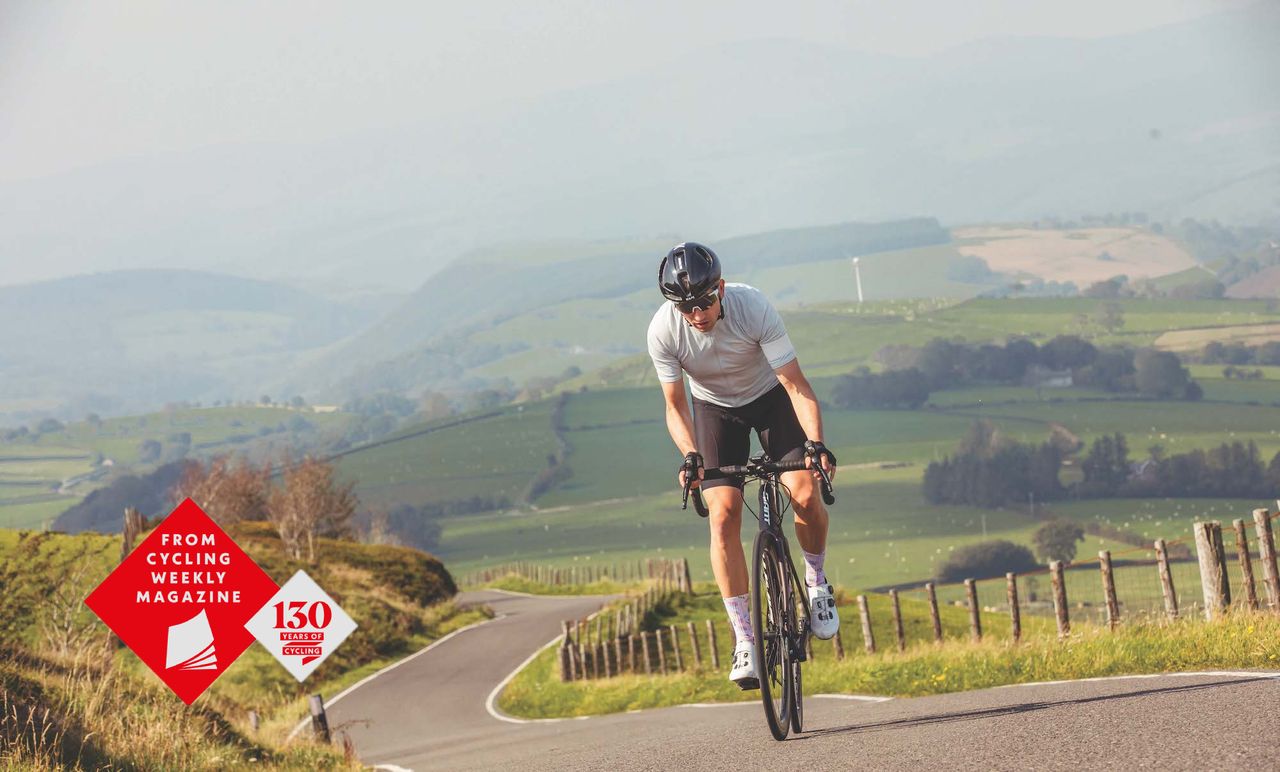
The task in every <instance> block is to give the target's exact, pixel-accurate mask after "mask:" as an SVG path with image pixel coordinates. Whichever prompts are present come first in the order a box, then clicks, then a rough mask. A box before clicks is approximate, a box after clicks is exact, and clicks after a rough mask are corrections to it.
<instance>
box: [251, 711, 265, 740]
mask: <svg viewBox="0 0 1280 772" xmlns="http://www.w3.org/2000/svg"><path fill="white" fill-rule="evenodd" d="M261 723H262V721H261V719H259V718H258V711H256V710H251V711H249V729H250V730H252V731H253V733H254V734H257V733H258V727H259V726H260V725H261Z"/></svg>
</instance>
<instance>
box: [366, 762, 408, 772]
mask: <svg viewBox="0 0 1280 772" xmlns="http://www.w3.org/2000/svg"><path fill="white" fill-rule="evenodd" d="M373 768H374V769H385V770H387V772H413V770H412V769H406V768H405V767H397V766H396V765H395V764H374V765H373Z"/></svg>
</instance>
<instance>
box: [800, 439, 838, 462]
mask: <svg viewBox="0 0 1280 772" xmlns="http://www.w3.org/2000/svg"><path fill="white" fill-rule="evenodd" d="M804 454H805V455H806V456H808V457H809V458H811V459H813V463H814V464H821V463H822V457H823V456H826V457H827V458H828V459H830V460H831V465H832V466H835V465H836V454H835V453H832V452H831V451H830V450H829V449H828V448H827V446H826V445H823V444H822V443H821V442H814V441H813V440H805V443H804Z"/></svg>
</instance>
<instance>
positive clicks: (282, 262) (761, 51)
mask: <svg viewBox="0 0 1280 772" xmlns="http://www.w3.org/2000/svg"><path fill="white" fill-rule="evenodd" d="M921 23H928V19H921ZM1277 28H1280V6H1275V5H1274V4H1271V5H1266V4H1262V5H1259V6H1258V7H1257V8H1254V9H1251V10H1250V11H1249V13H1247V14H1242V13H1236V12H1230V13H1221V14H1218V15H1215V16H1210V17H1205V18H1201V19H1196V20H1193V21H1189V22H1185V23H1180V24H1176V25H1170V26H1167V27H1162V28H1159V29H1154V30H1149V31H1144V32H1140V33H1135V34H1128V35H1120V36H1113V37H1106V38H1098V39H1087V40H1075V39H1053V38H1010V39H995V40H985V41H981V42H977V43H972V44H968V45H965V46H961V47H959V48H956V49H952V50H949V51H945V52H942V53H939V54H936V55H932V56H927V57H913V58H898V57H891V56H883V55H871V54H865V53H859V52H856V51H850V50H846V49H842V48H836V47H830V46H819V45H812V44H800V43H796V42H792V41H786V40H764V41H750V42H743V43H738V44H733V45H725V46H717V47H707V48H706V49H703V50H698V51H694V52H690V54H689V56H688V57H687V58H684V59H681V60H676V61H667V62H659V63H655V66H654V68H653V69H652V70H650V71H648V72H646V73H643V74H640V75H636V76H632V77H628V78H623V79H618V80H615V81H612V82H608V83H603V84H598V85H594V86H590V87H584V88H579V89H575V90H572V91H568V92H564V93H560V94H555V95H551V96H548V97H546V98H540V99H536V100H532V101H528V102H521V103H517V102H512V103H508V104H504V105H501V106H499V107H495V108H491V109H487V110H484V111H476V112H473V113H468V114H464V115H458V116H455V118H454V119H453V120H449V121H436V122H433V123H430V124H425V125H415V126H401V127H395V128H390V129H387V130H385V131H382V132H379V133H369V134H365V135H361V136H354V137H350V136H348V137H338V138H329V139H322V140H317V141H314V142H310V143H306V144H301V143H299V144H265V143H264V144H244V145H228V146H219V147H210V148H205V149H202V150H199V151H192V152H187V153H181V154H173V155H166V156H155V157H150V158H143V159H131V160H122V161H118V162H115V163H112V164H106V165H103V166H99V167H95V168H91V169H82V170H79V171H76V172H72V173H68V174H65V175H60V176H58V177H55V178H48V179H43V180H33V181H27V182H15V183H9V184H6V185H3V186H0V233H2V234H3V235H4V237H3V238H2V239H0V265H6V264H8V265H18V264H20V263H24V262H29V261H36V260H38V261H41V263H42V265H45V266H50V267H52V266H61V267H62V269H66V270H67V271H68V272H71V271H73V270H83V267H82V266H83V265H84V264H85V261H86V260H92V261H93V263H92V264H94V265H104V264H110V265H116V266H121V267H128V266H140V265H156V264H165V265H170V266H180V267H186V268H202V269H209V268H215V267H216V269H217V270H219V271H233V272H236V273H240V274H247V275H254V276H258V277H263V278H269V279H273V280H284V281H286V282H290V283H292V282H293V280H295V279H296V278H297V277H301V276H311V277H315V278H323V279H324V280H325V281H326V282H327V283H328V284H329V285H334V284H337V285H340V286H345V287H350V288H352V289H353V290H354V289H361V290H364V289H369V288H384V289H392V290H397V291H399V290H402V289H403V288H405V287H415V286H418V285H419V284H420V283H421V282H422V281H424V280H425V279H426V278H428V277H429V276H431V275H432V274H434V273H435V272H436V271H439V270H440V269H442V268H443V267H444V266H446V265H449V264H450V263H452V262H453V261H454V260H455V259H456V258H457V256H458V255H460V254H463V253H465V252H467V251H469V250H470V249H472V248H475V247H477V246H484V245H488V244H494V243H499V242H506V241H538V240H548V239H555V240H564V239H569V240H579V241H583V240H591V239H606V238H617V237H618V236H620V235H640V236H643V237H646V238H647V237H651V236H654V235H656V234H667V233H684V234H692V233H696V234H699V235H700V236H702V237H703V238H706V239H709V240H710V239H721V240H723V239H724V238H726V237H729V236H733V235H737V234H744V233H754V232H760V231H766V230H770V229H776V228H782V227H798V226H811V225H818V224H822V223H830V222H842V221H848V220H858V221H877V220H888V219H897V218H901V217H908V216H913V215H916V214H920V213H927V214H931V215H934V216H937V217H938V218H939V219H940V220H941V221H942V222H943V223H945V224H948V225H951V224H963V223H969V222H983V221H994V222H1007V221H1010V220H1019V219H1032V218H1037V217H1042V216H1045V215H1055V216H1061V217H1066V218H1073V217H1076V216H1077V215H1079V214H1081V213H1088V212H1093V213H1102V212H1107V211H1145V212H1147V213H1148V214H1149V215H1151V216H1152V217H1153V218H1156V219H1162V220H1170V219H1175V220H1176V219H1180V218H1182V217H1184V216H1197V217H1218V218H1220V219H1223V220H1224V221H1233V220H1251V219H1254V218H1257V217H1261V216H1273V215H1274V212H1275V211H1276V207H1277V205H1278V204H1280V177H1278V176H1277V175H1276V173H1275V169H1276V168H1277V164H1278V163H1280V89H1277V88H1276V87H1275V86H1276V84H1275V77H1274V73H1275V72H1276V71H1277V70H1280V53H1277V51H1278V49H1277V46H1276V45H1275V30H1276V29H1277ZM77 266H80V267H79V268H77Z"/></svg>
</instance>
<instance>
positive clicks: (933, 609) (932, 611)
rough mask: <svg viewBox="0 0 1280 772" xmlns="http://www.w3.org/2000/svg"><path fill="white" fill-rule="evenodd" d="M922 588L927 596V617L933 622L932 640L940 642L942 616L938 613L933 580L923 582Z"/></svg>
mask: <svg viewBox="0 0 1280 772" xmlns="http://www.w3.org/2000/svg"><path fill="white" fill-rule="evenodd" d="M924 589H925V592H926V593H927V594H928V596H929V619H930V620H931V621H932V622H933V640H934V642H935V643H942V617H941V616H939V615H938V593H937V591H936V590H935V588H934V586H933V582H925V583H924Z"/></svg>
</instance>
